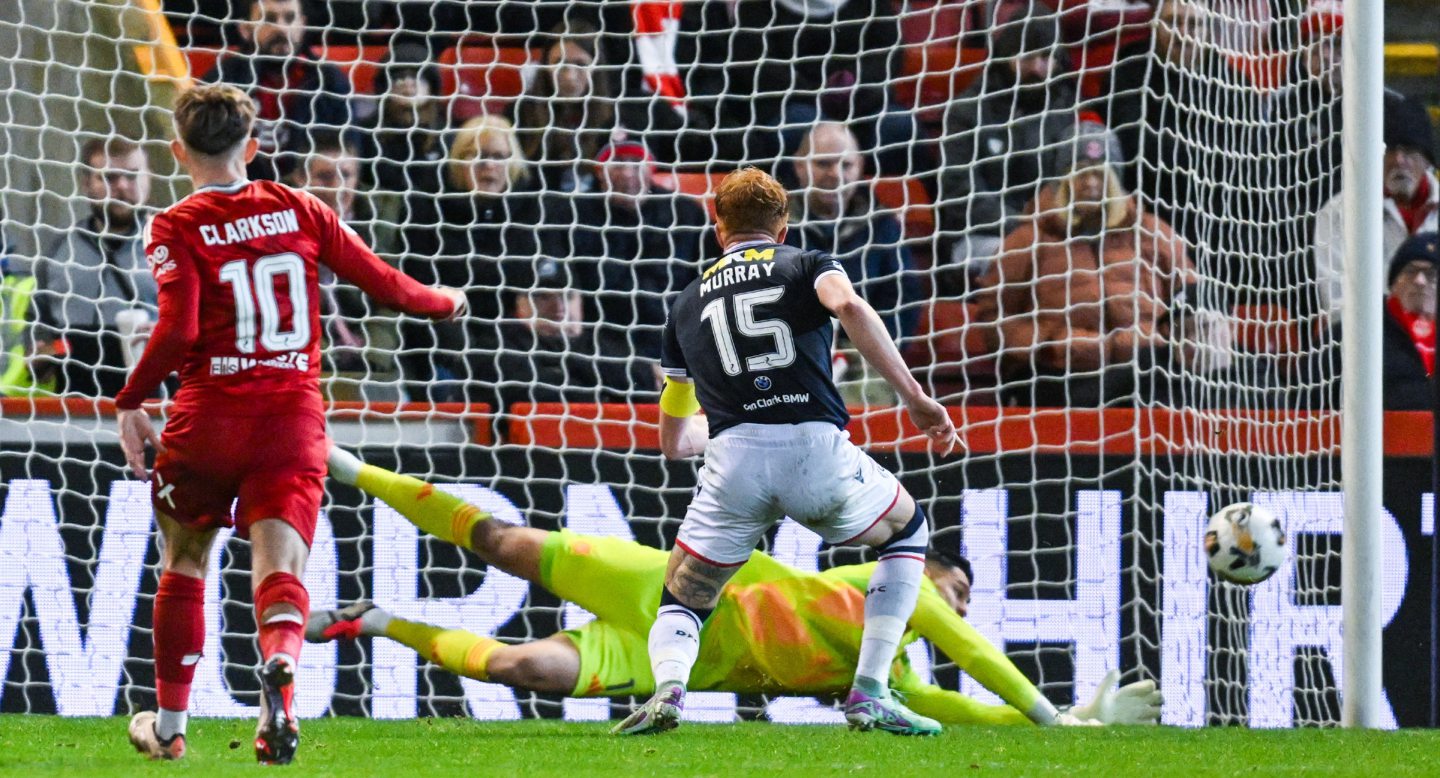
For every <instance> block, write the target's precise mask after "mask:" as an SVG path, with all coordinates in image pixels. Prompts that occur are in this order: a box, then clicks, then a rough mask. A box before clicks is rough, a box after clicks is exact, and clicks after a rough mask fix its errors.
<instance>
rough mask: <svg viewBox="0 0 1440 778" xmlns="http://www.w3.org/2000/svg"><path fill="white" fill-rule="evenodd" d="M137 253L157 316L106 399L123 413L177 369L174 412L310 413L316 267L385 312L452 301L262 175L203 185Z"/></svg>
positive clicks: (438, 312) (316, 378)
mask: <svg viewBox="0 0 1440 778" xmlns="http://www.w3.org/2000/svg"><path fill="white" fill-rule="evenodd" d="M145 253H146V257H147V258H148V259H149V261H150V271H151V273H153V274H154V276H155V280H156V282H157V284H158V286H159V303H160V315H159V320H158V322H157V323H156V325H155V331H154V332H153V333H152V334H151V336H150V342H149V344H148V345H147V346H146V348H145V353H144V355H143V356H142V357H141V358H140V361H139V362H138V363H137V364H136V365H135V369H134V370H133V371H132V372H131V374H130V380H129V382H128V383H127V384H126V385H125V388H124V389H123V390H121V392H120V393H119V394H118V395H116V397H115V404H116V406H118V407H119V408H122V409H127V408H138V407H140V403H141V402H142V401H143V400H144V399H145V398H146V397H148V396H149V395H150V394H151V392H153V391H154V390H155V388H156V387H157V386H159V384H160V382H161V381H164V380H165V377H166V376H168V375H169V374H170V373H171V372H172V371H175V370H177V369H178V370H179V372H180V391H179V393H178V394H177V395H176V397H175V403H176V405H177V406H179V408H181V409H185V410H191V411H196V410H202V409H203V410H204V411H206V412H211V413H222V414H226V415H268V414H275V413H292V412H295V411H298V410H302V409H307V408H314V409H319V408H320V405H321V400H320V336H321V327H320V289H319V273H318V271H319V267H320V265H321V264H324V265H325V266H327V267H329V268H330V269H331V270H333V271H335V274H336V275H338V276H339V277H341V278H344V279H346V280H348V281H350V282H351V283H353V284H355V285H356V286H358V287H360V288H361V289H362V290H364V291H365V292H367V293H368V294H369V295H370V296H372V297H374V298H375V299H376V300H377V301H378V302H379V303H381V304H382V305H384V306H386V307H388V308H394V309H396V310H400V311H404V312H406V313H409V314H412V315H416V316H427V317H430V318H443V317H446V316H449V315H450V314H451V313H453V303H452V302H451V300H450V298H448V297H446V296H445V295H444V294H441V293H440V292H439V291H438V290H436V289H432V288H430V287H427V286H424V285H423V284H421V283H419V282H418V281H415V280H414V279H411V278H410V277H408V276H406V275H405V274H403V273H401V272H400V271H398V270H396V269H394V268H392V267H390V266H389V265H387V264H385V263H384V262H383V261H381V260H380V258H379V257H377V256H375V254H374V252H372V251H370V248H369V247H368V246H366V245H365V242H364V241H363V240H361V239H360V236H358V235H356V234H355V233H354V231H352V230H351V229H350V228H349V227H347V226H345V224H344V223H342V222H341V221H340V219H339V218H338V217H337V216H336V215H335V213H334V212H333V211H331V210H330V209H329V208H327V207H326V206H325V205H324V204H323V203H321V202H320V201H319V200H317V199H316V198H315V197H314V196H312V195H310V194H307V193H305V192H300V191H297V190H295V189H291V188H290V187H287V186H284V185H282V184H277V183H274V182H271V181H247V182H242V183H238V184H234V185H231V186H224V187H221V186H211V187H205V188H203V189H201V190H199V191H197V192H195V193H194V194H192V195H190V196H189V197H186V198H185V199H183V200H181V201H180V202H178V203H176V204H175V205H173V206H171V207H169V208H167V209H166V210H164V211H162V212H160V213H159V214H156V216H155V217H154V218H153V219H152V220H151V221H150V224H149V225H148V226H147V228H146V235H145Z"/></svg>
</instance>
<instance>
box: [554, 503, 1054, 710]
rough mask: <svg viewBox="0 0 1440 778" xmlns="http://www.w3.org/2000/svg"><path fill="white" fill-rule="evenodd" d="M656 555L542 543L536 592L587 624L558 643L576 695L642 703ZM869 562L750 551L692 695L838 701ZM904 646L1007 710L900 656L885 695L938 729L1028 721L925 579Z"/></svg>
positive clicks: (1006, 673) (1008, 667) (1023, 698)
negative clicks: (937, 654) (572, 664)
mask: <svg viewBox="0 0 1440 778" xmlns="http://www.w3.org/2000/svg"><path fill="white" fill-rule="evenodd" d="M666 559H667V555H666V554H665V552H663V551H660V550H657V549H653V548H649V547H647V546H642V545H640V544H638V543H635V542H633V541H626V540H621V539H619V538H606V537H589V536H582V535H576V534H574V533H571V532H569V531H563V530H562V531H561V532H556V533H552V535H551V536H550V538H549V539H548V540H547V542H546V545H545V551H544V553H543V555H542V561H541V577H542V579H543V583H544V584H545V586H546V588H548V589H550V590H551V591H552V592H554V593H555V594H556V595H558V596H560V597H561V598H563V599H566V600H570V601H571V602H574V603H576V604H578V605H580V606H581V607H583V608H585V609H587V610H589V611H591V612H592V613H594V614H595V615H596V616H597V619H596V621H594V622H591V623H590V624H587V625H585V626H584V627H581V628H579V629H576V630H570V631H569V632H568V633H567V634H569V635H570V636H571V639H572V640H574V641H575V643H576V645H577V647H578V648H579V650H580V654H581V674H580V679H579V683H578V685H577V688H576V694H577V695H579V696H603V695H622V694H648V693H649V692H650V691H651V687H652V686H653V682H652V681H651V679H650V669H649V659H648V656H647V653H646V648H645V646H646V635H648V633H649V630H650V624H651V623H652V622H653V621H654V619H655V613H656V611H657V609H658V607H659V601H660V591H661V588H662V586H663V582H664V574H665V563H666ZM873 569H874V564H867V565H849V566H844V567H836V568H832V569H830V570H826V571H824V572H821V573H809V572H804V571H800V570H797V569H795V568H793V567H789V566H787V565H785V564H782V563H780V562H778V561H776V560H775V559H773V558H771V557H769V556H767V555H765V554H761V553H756V554H755V555H754V556H752V557H751V558H750V561H749V562H747V563H745V565H744V566H743V567H741V568H740V570H739V571H738V572H737V573H736V574H735V577H734V578H732V579H731V581H730V583H729V584H728V585H726V587H725V590H724V592H723V594H722V595H721V598H720V604H719V605H718V606H717V607H716V609H715V612H714V614H713V615H712V616H711V617H710V619H709V620H708V621H706V623H705V628H704V631H703V632H702V634H701V639H700V657H699V660H698V661H697V662H696V664H695V668H694V670H693V671H692V674H691V678H690V688H691V689H692V690H697V691H703V690H719V691H728V692H738V693H765V694H805V695H838V694H843V693H844V692H845V691H846V690H847V689H849V688H850V683H851V681H852V680H853V677H854V674H855V663H856V661H857V659H858V656H859V653H860V637H861V633H862V631H863V629H864V616H865V587H866V584H867V582H868V581H869V579H870V573H871V571H872V570H873ZM909 626H910V631H909V632H908V633H907V635H906V636H905V639H904V640H903V641H902V645H905V644H908V643H910V642H911V641H913V640H914V639H915V638H916V637H924V638H925V639H927V640H929V641H930V642H931V643H932V644H934V646H935V647H936V648H937V649H939V650H940V651H941V652H943V653H944V654H945V655H946V656H948V657H950V659H952V660H953V661H955V662H956V663H957V664H958V665H959V666H960V668H961V669H962V670H964V671H965V672H966V673H967V674H969V675H970V676H971V677H972V678H974V679H975V680H976V681H978V682H979V683H981V684H982V685H984V686H985V687H986V688H988V689H990V690H992V691H994V692H995V693H996V694H998V695H999V696H1000V697H1001V698H1002V699H1004V700H1005V702H1007V703H1008V706H999V707H997V706H989V705H983V704H981V703H979V702H977V701H975V700H972V699H970V698H967V697H963V696H962V695H959V694H956V693H954V692H950V691H946V690H943V689H940V688H939V687H936V686H933V685H931V684H926V683H924V682H922V681H921V680H920V678H919V677H918V676H917V675H916V674H915V672H914V671H913V669H912V668H911V667H910V663H909V661H908V659H907V658H906V656H905V654H904V652H903V650H902V651H901V652H900V653H899V654H898V655H897V657H896V661H895V664H894V666H893V668H892V673H891V683H892V686H893V687H894V688H895V689H897V690H899V691H901V692H903V693H905V694H906V695H907V698H908V700H909V704H910V705H911V707H912V708H914V709H915V710H916V711H917V712H919V713H922V714H925V715H930V716H938V717H940V718H941V720H942V721H950V722H957V721H963V722H984V723H1017V722H1022V721H1027V720H1028V719H1027V718H1026V715H1025V714H1026V713H1027V712H1030V711H1032V710H1035V709H1036V707H1037V704H1038V703H1039V702H1040V699H1041V695H1040V692H1039V690H1038V689H1036V688H1035V686H1034V685H1033V684H1031V683H1030V681H1029V680H1028V679H1027V678H1025V676H1024V674H1022V673H1021V672H1020V670H1019V669H1018V668H1016V667H1015V665H1014V664H1012V663H1011V662H1010V660H1009V659H1008V658H1007V657H1006V656H1005V655H1004V654H1003V653H1002V652H1001V651H1000V650H999V649H997V648H996V647H995V646H993V645H992V644H991V643H990V642H989V641H988V640H986V639H985V638H984V637H983V636H982V635H980V633H979V632H977V631H976V630H975V628H974V627H972V626H970V625H969V624H968V623H966V622H965V620H964V619H962V618H961V617H960V616H959V614H957V613H956V612H955V611H954V609H952V608H951V607H950V606H949V604H947V603H946V602H945V600H944V599H943V598H941V596H940V595H939V593H938V592H937V591H936V590H935V587H934V585H933V584H931V583H930V581H929V580H928V579H926V580H925V581H924V584H923V587H922V589H921V592H920V597H919V600H918V602H917V604H916V607H915V613H914V615H913V616H911V618H910V622H909Z"/></svg>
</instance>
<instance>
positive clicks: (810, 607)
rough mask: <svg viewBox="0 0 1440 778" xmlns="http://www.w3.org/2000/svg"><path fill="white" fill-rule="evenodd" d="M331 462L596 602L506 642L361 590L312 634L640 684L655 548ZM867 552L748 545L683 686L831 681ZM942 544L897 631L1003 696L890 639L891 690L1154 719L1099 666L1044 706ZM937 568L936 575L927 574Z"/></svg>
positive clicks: (795, 690)
mask: <svg viewBox="0 0 1440 778" xmlns="http://www.w3.org/2000/svg"><path fill="white" fill-rule="evenodd" d="M329 466H330V475H331V477H332V478H336V479H338V480H340V481H341V482H343V483H346V484H350V485H353V486H356V487H358V488H359V489H360V490H361V491H363V492H365V493H366V494H369V495H371V496H373V497H375V498H377V499H380V500H383V501H384V502H386V503H388V504H389V505H390V506H391V507H393V508H394V509H395V510H396V511H398V512H399V513H400V514H401V515H402V516H404V517H405V518H407V519H409V520H410V522H411V523H413V524H414V525H415V526H417V527H419V528H420V529H422V530H424V531H425V532H427V533H429V534H431V535H434V536H435V537H437V538H440V539H442V540H445V541H448V542H450V543H454V544H456V545H459V546H462V547H464V548H467V549H470V550H471V551H474V552H475V553H476V554H478V555H479V556H480V558H481V559H483V560H484V561H485V563H486V564H488V565H491V566H494V567H497V568H499V569H501V570H504V571H506V572H507V573H510V574H512V575H515V576H518V577H520V578H524V579H525V580H527V581H530V582H532V583H536V584H539V585H540V586H543V587H544V588H545V589H547V590H549V591H550V592H553V593H554V594H555V595H556V596H558V597H560V598H561V599H564V600H568V601H570V602H573V603H575V604H577V605H579V606H581V607H582V608H585V609H586V610H588V611H590V612H591V613H593V614H595V616H596V618H595V620H594V621H591V622H589V623H588V624H585V625H584V626H582V627H580V628H578V629H571V630H565V631H562V632H559V633H557V634H554V635H551V636H550V637H547V638H544V639H541V640H533V641H529V642H526V643H520V644H506V643H501V642H499V641H497V640H495V639H493V638H490V637H487V636H484V635H477V634H474V633H471V632H466V631H464V630H460V629H446V628H444V627H439V626H434V625H430V624H424V623H420V622H414V621H407V620H405V619H401V618H399V617H398V616H393V615H391V614H389V613H387V612H385V611H384V610H383V609H381V608H379V607H377V606H375V605H374V604H372V603H368V602H360V603H356V604H355V605H352V606H350V607H348V608H344V609H341V610H334V611H324V612H320V611H317V612H314V613H311V614H310V619H309V621H308V622H307V625H306V638H307V639H309V640H311V641H313V642H324V641H329V640H336V639H354V638H357V637H360V636H361V635H369V636H375V637H385V638H389V639H391V640H394V641H397V642H399V643H402V644H404V645H406V646H409V647H410V648H413V649H414V650H415V651H416V652H417V653H419V654H420V655H421V656H423V657H425V658H426V659H429V660H430V661H432V662H435V663H436V664H438V665H440V666H441V667H444V668H445V669H446V670H449V671H450V672H453V673H456V674H458V675H463V676H466V677H468V678H474V679H476V680H479V681H487V682H493V683H501V684H505V685H507V686H512V687H515V688H517V689H523V690H527V691H533V692H542V693H558V694H565V695H567V696H572V697H608V696H629V695H639V696H644V695H648V694H650V693H652V692H653V691H654V689H653V688H651V687H652V686H653V685H654V681H653V679H652V676H651V673H650V660H649V652H648V649H647V647H646V640H647V635H648V634H649V631H650V625H651V623H652V622H653V621H654V619H655V612H656V608H657V606H658V600H659V596H660V589H661V587H660V585H659V584H660V582H661V580H662V578H663V577H664V575H665V564H666V561H667V559H668V555H667V554H666V553H665V552H664V551H661V550H659V549H655V548H650V547H648V546H644V545H641V544H639V543H636V542H634V541H629V540H622V539H620V538H613V537H591V536H584V535H578V534H575V533H572V532H570V531H568V530H560V531H558V532H547V531H544V530H538V529H532V528H529V527H520V526H515V525H512V524H506V523H504V522H501V521H497V520H494V519H492V518H491V516H490V515H489V514H488V513H486V512H484V511H482V510H480V509H479V508H477V507H475V506H473V505H470V504H469V503H466V502H464V501H463V500H461V499H459V498H458V497H454V496H452V495H449V494H446V493H444V492H442V491H440V490H438V489H436V488H435V487H434V486H433V485H431V484H428V483H425V482H424V481H420V480H418V479H415V478H411V477H409V476H403V475H399V474H396V473H392V472H390V471H388V470H384V469H382V468H379V467H375V466H373V465H365V464H362V463H361V462H360V461H359V460H358V459H356V458H355V457H354V456H352V455H351V454H349V453H348V452H345V451H343V450H341V449H339V448H334V447H332V448H331V450H330V457H329ZM873 566H874V565H873V563H872V564H865V565H849V566H844V567H836V568H832V569H830V570H826V571H825V572H822V573H807V572H802V571H799V570H796V569H794V568H791V567H788V566H786V565H784V564H781V563H780V562H777V561H775V560H774V559H772V558H770V557H769V556H766V555H765V554H759V553H757V554H755V555H754V556H753V557H751V559H750V561H749V562H747V563H746V564H745V566H744V567H742V568H741V569H740V571H739V572H738V573H737V574H736V575H735V577H734V578H733V579H732V580H731V581H730V582H729V583H728V584H727V585H726V587H725V590H724V593H723V594H722V595H721V598H720V605H719V607H718V608H716V609H715V613H714V615H713V616H712V617H711V618H710V620H709V621H707V622H706V624H705V629H706V630H707V631H712V630H713V631H714V633H715V639H713V640H706V641H704V642H703V643H702V646H703V648H702V653H703V654H704V656H702V657H701V661H700V662H699V663H697V664H696V677H695V678H692V684H691V687H690V688H691V689H693V690H696V691H726V692H736V693H741V694H750V693H759V694H787V695H818V696H826V697H832V696H837V695H843V694H844V693H845V692H846V691H847V690H848V689H849V688H850V682H851V680H853V679H852V676H853V675H854V670H855V661H856V658H857V656H858V655H859V651H860V634H861V630H862V627H863V624H864V605H865V591H864V586H865V583H866V581H868V580H869V577H870V571H871V568H872V567H873ZM963 567H964V566H963V565H961V564H959V560H958V559H955V558H949V559H945V558H931V559H929V560H927V563H926V573H927V577H926V580H925V582H924V584H923V587H922V590H921V593H920V598H919V603H918V604H917V606H916V608H915V613H914V615H913V616H912V617H911V618H910V622H909V627H910V632H909V634H907V635H906V637H905V640H904V641H902V643H901V645H907V644H909V643H910V642H911V641H912V640H914V639H915V638H916V637H924V638H926V639H928V640H930V641H931V642H932V643H933V644H934V645H935V646H936V647H937V648H939V649H940V650H941V651H942V652H944V653H945V655H946V656H948V657H950V658H951V659H952V660H954V661H955V662H956V664H958V665H959V666H960V669H962V670H964V671H965V672H966V673H968V674H969V675H970V676H971V677H972V678H974V679H975V680H976V681H978V682H979V683H981V684H982V685H984V686H985V687H986V688H988V689H990V690H991V691H993V692H995V693H996V694H997V695H999V696H1000V698H1001V699H1003V700H1004V701H1005V702H1006V703H1007V704H1005V705H989V704H985V703H982V702H979V701H977V700H974V699H972V698H970V697H966V696H965V695H962V694H959V693H957V692H953V691H949V690H946V689H942V688H940V687H938V686H935V685H933V684H927V683H924V682H922V681H921V680H920V678H919V676H918V675H916V673H915V672H914V671H913V670H912V669H911V668H910V665H909V661H908V659H907V658H906V656H905V653H904V652H903V651H901V652H899V653H898V654H897V656H896V659H895V661H894V663H893V664H892V666H891V678H890V680H891V684H892V686H893V688H895V689H897V690H899V691H901V692H903V693H904V694H905V695H906V704H907V705H909V706H910V707H911V708H912V709H914V710H915V711H916V712H918V713H921V714H922V715H926V716H930V717H931V718H934V719H936V720H938V721H940V722H942V723H946V724H1026V723H1032V722H1033V723H1035V724H1042V725H1049V724H1091V725H1093V724H1153V723H1155V721H1156V720H1157V719H1158V717H1159V712H1160V694H1159V693H1158V692H1157V691H1156V689H1155V683H1154V682H1153V681H1140V682H1137V683H1132V684H1129V685H1128V686H1124V687H1120V688H1117V679H1118V677H1119V673H1118V672H1114V671H1112V672H1111V673H1110V675H1109V676H1107V677H1106V679H1105V682H1104V683H1103V684H1101V687H1100V691H1099V692H1098V693H1097V695H1096V697H1095V699H1094V700H1093V701H1092V702H1091V703H1090V704H1088V705H1084V706H1077V707H1075V708H1071V709H1069V710H1068V711H1065V712H1061V711H1058V710H1057V709H1056V708H1055V707H1054V706H1053V705H1051V704H1050V702H1049V701H1048V700H1046V699H1045V698H1044V696H1042V695H1041V693H1040V690H1039V689H1036V688H1035V686H1034V685H1033V684H1031V683H1030V681H1029V680H1028V679H1027V678H1026V677H1025V676H1024V675H1023V674H1022V673H1021V672H1020V670H1019V669H1018V668H1016V667H1015V665H1014V664H1012V663H1011V662H1010V660H1009V658H1007V657H1006V656H1005V655H1004V654H1003V653H1001V652H1000V651H999V650H998V649H997V648H996V647H995V646H993V645H991V644H990V643H989V642H988V641H987V640H986V639H985V638H984V637H983V636H981V635H980V633H978V632H976V631H975V629H974V628H973V627H971V626H970V625H969V624H968V623H966V622H965V621H964V619H962V618H961V614H962V613H963V612H964V609H965V605H966V603H967V602H968V600H969V581H968V577H967V576H966V574H965V571H964V569H963ZM936 580H938V581H939V582H940V585H939V586H937V585H936V583H934V581H936Z"/></svg>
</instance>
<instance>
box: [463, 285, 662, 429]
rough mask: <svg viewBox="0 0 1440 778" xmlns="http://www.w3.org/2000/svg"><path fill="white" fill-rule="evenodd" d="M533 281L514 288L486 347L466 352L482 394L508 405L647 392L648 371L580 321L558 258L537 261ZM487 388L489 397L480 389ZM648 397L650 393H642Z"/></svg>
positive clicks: (651, 383) (625, 397)
mask: <svg viewBox="0 0 1440 778" xmlns="http://www.w3.org/2000/svg"><path fill="white" fill-rule="evenodd" d="M537 268H538V269H537V271H536V276H535V281H534V286H533V287H532V288H530V289H529V290H525V291H520V292H516V293H515V295H514V300H513V301H512V304H511V306H510V310H511V315H510V316H509V317H507V318H506V319H505V320H503V321H501V322H500V324H499V326H498V327H497V333H498V341H497V343H496V344H495V347H494V348H493V349H489V348H482V349H477V350H474V351H471V352H469V353H467V354H466V360H467V361H468V362H469V363H470V364H471V367H470V374H471V375H472V376H474V377H475V378H476V379H477V382H476V389H477V390H478V391H479V392H480V393H482V394H480V395H479V396H472V401H473V400H474V399H480V400H482V401H488V402H491V403H498V407H500V408H509V407H510V406H512V405H514V404H515V403H522V402H571V403H607V402H626V401H630V400H634V399H635V398H634V397H633V396H632V392H636V391H640V392H653V391H654V389H655V378H654V375H653V371H651V370H649V369H648V368H647V367H645V365H644V363H643V361H642V360H637V359H632V358H631V355H630V353H629V352H628V351H627V350H626V349H625V348H624V347H623V346H618V347H617V344H615V343H614V342H613V341H612V339H611V338H608V337H607V336H606V335H605V334H604V333H602V332H600V331H599V329H598V328H597V327H595V325H594V324H592V323H589V322H587V321H586V317H585V307H584V304H583V302H582V301H581V299H580V295H579V294H578V293H577V292H576V291H574V290H573V289H570V288H569V287H568V285H567V283H566V278H565V274H564V273H563V272H562V271H561V268H560V266H559V264H558V263H556V262H554V261H550V260H544V261H541V262H540V263H539V264H538V266H537ZM487 391H488V392H493V394H491V395H490V396H489V397H486V396H484V394H483V393H485V392H487ZM647 399H648V401H651V402H653V401H654V400H655V398H654V397H653V396H652V397H649V398H647Z"/></svg>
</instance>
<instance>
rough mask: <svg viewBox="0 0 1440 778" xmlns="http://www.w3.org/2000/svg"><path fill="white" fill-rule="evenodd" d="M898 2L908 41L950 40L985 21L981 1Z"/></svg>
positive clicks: (902, 36)
mask: <svg viewBox="0 0 1440 778" xmlns="http://www.w3.org/2000/svg"><path fill="white" fill-rule="evenodd" d="M896 5H897V6H898V8H897V10H898V12H899V13H900V42H901V43H902V44H905V45H913V44H926V43H928V44H930V45H936V44H939V43H941V42H942V41H943V42H947V43H948V42H950V41H953V40H956V39H958V38H960V37H961V36H963V35H967V34H969V33H971V32H974V31H975V30H977V29H979V28H980V27H981V26H982V25H983V24H984V22H983V11H982V10H981V8H980V4H978V3H969V2H955V0H911V2H906V3H896Z"/></svg>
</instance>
